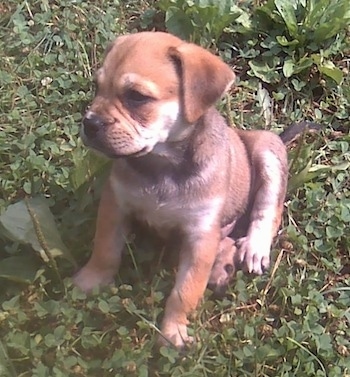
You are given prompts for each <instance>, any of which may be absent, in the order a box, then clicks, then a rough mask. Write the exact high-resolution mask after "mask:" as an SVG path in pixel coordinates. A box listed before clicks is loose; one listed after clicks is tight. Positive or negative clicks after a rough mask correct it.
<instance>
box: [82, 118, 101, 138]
mask: <svg viewBox="0 0 350 377" xmlns="http://www.w3.org/2000/svg"><path fill="white" fill-rule="evenodd" d="M105 124H106V122H105V121H104V120H103V119H102V118H101V117H99V116H98V115H95V114H89V115H88V116H86V117H84V119H83V127H84V134H85V135H86V136H87V137H88V138H89V139H93V138H95V137H96V135H97V133H98V131H99V130H100V129H101V128H102V127H103V126H104V125H105Z"/></svg>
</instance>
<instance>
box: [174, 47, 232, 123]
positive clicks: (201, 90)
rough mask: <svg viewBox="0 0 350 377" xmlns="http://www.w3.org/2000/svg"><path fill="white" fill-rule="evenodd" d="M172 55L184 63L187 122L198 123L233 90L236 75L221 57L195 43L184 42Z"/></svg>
mask: <svg viewBox="0 0 350 377" xmlns="http://www.w3.org/2000/svg"><path fill="white" fill-rule="evenodd" d="M169 52H170V55H171V56H172V57H173V58H175V59H176V60H177V61H178V62H179V63H180V77H181V82H182V91H183V102H184V103H183V106H184V116H185V119H186V120H187V121H188V122H189V123H194V122H196V121H197V120H198V119H199V118H200V117H201V116H202V115H203V114H204V113H205V111H206V110H207V109H208V108H209V107H210V106H212V105H213V104H214V103H215V102H216V101H217V100H219V99H220V98H221V96H222V95H223V94H224V93H225V92H226V91H227V90H228V89H229V87H230V86H231V84H232V83H233V81H234V79H235V74H234V73H233V71H232V70H231V68H230V67H229V66H228V65H227V64H225V63H224V62H223V61H222V60H221V59H220V58H218V57H217V56H215V55H213V54H212V53H210V52H209V51H207V50H205V49H204V48H202V47H199V46H197V45H195V44H192V43H183V44H181V45H179V46H178V47H171V48H170V51H169Z"/></svg>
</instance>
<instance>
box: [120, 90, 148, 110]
mask: <svg viewBox="0 0 350 377" xmlns="http://www.w3.org/2000/svg"><path fill="white" fill-rule="evenodd" d="M124 99H125V101H126V102H127V103H128V104H129V105H133V106H139V105H143V104H145V103H148V102H151V101H152V100H153V99H154V98H153V97H151V96H147V95H145V94H142V93H140V92H139V91H137V90H135V89H129V90H127V91H126V92H125V94H124Z"/></svg>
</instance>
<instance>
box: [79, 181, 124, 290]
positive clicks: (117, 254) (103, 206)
mask: <svg viewBox="0 0 350 377" xmlns="http://www.w3.org/2000/svg"><path fill="white" fill-rule="evenodd" d="M126 232H127V229H126V222H125V219H124V217H123V216H122V215H121V213H120V211H119V208H118V203H117V200H116V197H115V193H114V192H113V190H112V188H111V183H110V181H109V180H108V181H107V182H106V184H105V186H104V188H103V192H102V196H101V200H100V204H99V208H98V215H97V224H96V233H95V238H94V248H93V252H92V255H91V257H90V260H89V261H88V262H87V264H86V265H85V266H84V267H83V268H82V269H81V270H80V271H79V272H78V273H77V274H76V275H75V276H74V278H73V281H74V284H75V285H77V286H78V287H79V288H81V289H82V290H83V291H85V292H88V291H91V290H92V289H93V288H94V287H96V286H101V285H107V284H109V283H111V282H112V281H113V277H114V275H115V273H116V272H117V270H118V268H119V265H120V260H121V253H122V250H123V247H124V244H125V237H126Z"/></svg>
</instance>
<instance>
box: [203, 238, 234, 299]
mask: <svg viewBox="0 0 350 377" xmlns="http://www.w3.org/2000/svg"><path fill="white" fill-rule="evenodd" d="M236 250H237V249H236V246H235V242H234V240H233V239H232V238H230V237H225V238H224V239H223V240H221V242H220V246H219V252H218V254H217V256H216V259H215V262H214V266H213V268H212V270H211V274H210V278H209V282H208V288H209V289H211V290H212V291H213V293H214V295H215V296H217V297H220V296H223V295H224V294H225V292H226V289H227V287H228V285H229V283H230V281H231V279H232V277H233V275H234V274H235V254H236Z"/></svg>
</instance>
